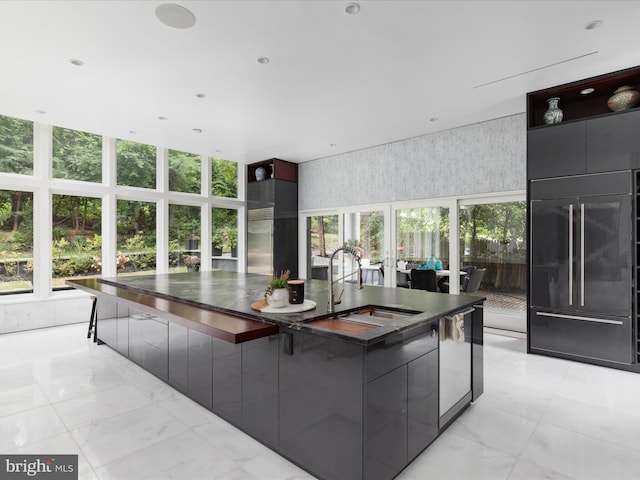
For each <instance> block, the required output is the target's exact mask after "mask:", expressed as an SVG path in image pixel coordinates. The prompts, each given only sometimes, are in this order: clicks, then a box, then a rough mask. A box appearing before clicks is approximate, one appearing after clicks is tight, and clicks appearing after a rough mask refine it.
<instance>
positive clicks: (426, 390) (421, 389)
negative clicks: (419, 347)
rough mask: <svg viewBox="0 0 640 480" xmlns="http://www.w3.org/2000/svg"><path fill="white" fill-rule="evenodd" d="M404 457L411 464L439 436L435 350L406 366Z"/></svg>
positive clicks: (436, 358) (436, 352) (436, 354)
mask: <svg viewBox="0 0 640 480" xmlns="http://www.w3.org/2000/svg"><path fill="white" fill-rule="evenodd" d="M407 368H408V372H407V376H408V381H407V392H408V399H407V420H408V425H407V427H408V429H407V438H408V444H407V455H408V461H409V462H410V461H411V460H413V459H414V458H415V457H417V456H418V455H419V454H420V452H422V451H423V450H424V449H425V448H426V447H427V446H428V445H429V444H430V443H431V442H433V441H434V440H435V439H436V437H437V436H438V418H439V417H438V350H433V351H432V352H431V353H427V354H426V355H423V356H422V357H420V358H417V359H416V360H413V361H412V362H409V364H408V365H407Z"/></svg>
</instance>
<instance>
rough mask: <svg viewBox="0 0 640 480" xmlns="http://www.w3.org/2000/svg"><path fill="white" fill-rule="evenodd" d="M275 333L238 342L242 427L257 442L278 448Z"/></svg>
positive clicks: (276, 336) (276, 347)
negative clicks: (239, 345) (240, 370)
mask: <svg viewBox="0 0 640 480" xmlns="http://www.w3.org/2000/svg"><path fill="white" fill-rule="evenodd" d="M278 346H279V336H278V335H271V336H269V337H265V338H259V339H256V340H251V341H250V342H244V343H242V344H241V352H242V353H241V355H242V364H241V365H242V426H243V428H244V429H245V430H246V431H247V432H249V433H250V434H251V435H253V436H254V437H256V438H257V439H259V440H260V441H261V442H263V443H265V444H267V445H269V446H271V447H273V448H277V447H278V415H277V411H278Z"/></svg>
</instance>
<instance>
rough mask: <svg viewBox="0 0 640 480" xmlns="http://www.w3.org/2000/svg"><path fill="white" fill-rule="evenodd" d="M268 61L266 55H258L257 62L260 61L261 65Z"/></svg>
mask: <svg viewBox="0 0 640 480" xmlns="http://www.w3.org/2000/svg"><path fill="white" fill-rule="evenodd" d="M269 62H270V60H269V59H268V58H267V57H258V63H262V64H263V65H266V64H267V63H269Z"/></svg>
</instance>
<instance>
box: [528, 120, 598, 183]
mask: <svg viewBox="0 0 640 480" xmlns="http://www.w3.org/2000/svg"><path fill="white" fill-rule="evenodd" d="M585 132H586V125H585V122H574V123H567V124H561V125H553V126H549V127H543V128H537V129H533V130H529V133H528V135H527V177H528V178H529V179H533V178H548V177H562V176H565V175H579V174H582V173H585V172H586V160H585V152H586V133H585Z"/></svg>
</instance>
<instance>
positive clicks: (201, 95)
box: [196, 93, 207, 98]
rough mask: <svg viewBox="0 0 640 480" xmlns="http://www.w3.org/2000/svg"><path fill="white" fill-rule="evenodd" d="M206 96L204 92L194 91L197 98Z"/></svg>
mask: <svg viewBox="0 0 640 480" xmlns="http://www.w3.org/2000/svg"><path fill="white" fill-rule="evenodd" d="M206 96H207V94H206V93H196V97H198V98H204V97H206Z"/></svg>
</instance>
